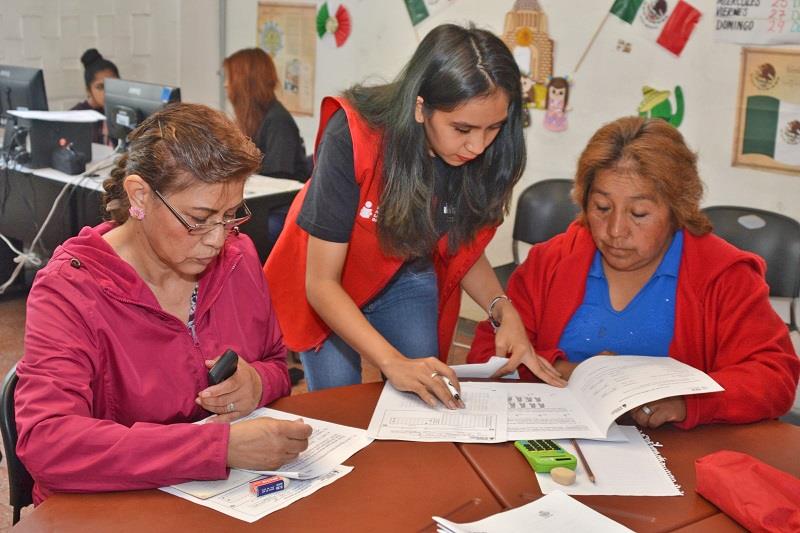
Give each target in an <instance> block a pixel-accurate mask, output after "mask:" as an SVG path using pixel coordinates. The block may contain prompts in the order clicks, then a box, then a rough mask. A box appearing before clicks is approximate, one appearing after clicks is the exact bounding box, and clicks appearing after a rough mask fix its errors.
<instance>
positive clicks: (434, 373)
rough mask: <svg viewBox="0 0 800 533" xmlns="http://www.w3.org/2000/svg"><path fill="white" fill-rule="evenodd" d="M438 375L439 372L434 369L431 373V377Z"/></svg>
mask: <svg viewBox="0 0 800 533" xmlns="http://www.w3.org/2000/svg"><path fill="white" fill-rule="evenodd" d="M438 375H439V372H436V371H434V372H433V374H431V377H432V378H435V377H436V376H438Z"/></svg>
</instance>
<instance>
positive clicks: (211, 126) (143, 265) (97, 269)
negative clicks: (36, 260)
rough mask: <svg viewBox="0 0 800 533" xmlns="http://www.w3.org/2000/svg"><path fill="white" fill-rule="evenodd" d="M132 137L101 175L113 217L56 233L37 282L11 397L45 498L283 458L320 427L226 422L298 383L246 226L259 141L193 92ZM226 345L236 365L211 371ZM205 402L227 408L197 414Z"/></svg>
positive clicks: (25, 455) (37, 497) (219, 472)
mask: <svg viewBox="0 0 800 533" xmlns="http://www.w3.org/2000/svg"><path fill="white" fill-rule="evenodd" d="M128 138H129V140H130V146H129V148H128V153H127V155H124V156H123V157H122V158H120V160H119V161H118V162H117V165H116V168H115V169H114V170H113V171H112V174H111V177H110V178H108V179H107V180H106V181H105V183H104V187H105V191H106V192H105V195H104V200H105V205H106V210H107V212H108V214H109V216H110V218H111V221H109V222H106V223H104V224H101V225H99V226H97V227H95V228H89V227H86V228H83V230H81V233H80V235H78V236H76V237H73V238H71V239H69V240H67V241H66V242H65V243H64V244H63V245H62V246H59V247H58V249H56V251H55V253H54V254H53V257H52V258H51V260H50V262H49V263H48V264H47V266H46V267H45V268H43V269H42V270H41V271H39V272H38V274H37V276H36V281H35V282H34V284H33V288H32V289H31V292H30V294H29V296H28V308H27V319H26V324H25V329H26V331H25V355H24V357H23V358H22V360H21V361H20V363H19V365H18V367H17V374H18V375H19V384H18V386H17V390H16V403H15V408H16V422H17V428H18V430H19V442H18V444H17V452H18V453H19V457H20V459H21V460H22V462H23V463H24V464H25V466H26V467H27V468H28V470H29V471H30V473H31V475H32V476H33V478H34V480H35V481H36V486H35V488H34V501H35V503H37V504H38V503H39V502H41V501H42V500H43V499H44V498H46V497H47V496H48V495H49V494H50V493H51V492H56V491H57V492H97V491H110V490H133V489H143V488H153V487H160V486H164V485H171V484H175V483H182V482H184V481H190V480H210V479H225V478H227V476H228V467H240V468H250V469H258V470H269V469H274V468H276V467H278V466H279V465H282V464H284V463H287V462H289V461H291V460H292V459H293V458H295V457H296V456H297V454H298V453H299V452H300V451H302V450H303V449H305V447H306V446H307V439H308V436H309V434H310V432H311V428H310V427H309V426H307V425H306V424H303V423H302V422H301V421H282V420H275V419H268V418H257V419H254V420H248V421H243V422H240V423H238V424H229V422H230V421H231V420H233V419H235V418H239V417H242V416H244V415H247V414H249V413H251V412H252V411H253V410H254V409H256V408H257V407H260V406H263V405H265V404H267V403H269V402H271V401H273V400H275V399H277V398H279V397H281V396H286V395H287V394H289V377H288V375H287V372H286V362H285V358H286V350H285V348H284V346H283V342H282V339H281V332H280V330H279V329H278V325H277V322H276V320H275V317H274V314H273V312H272V306H271V305H270V301H269V293H268V292H267V288H266V282H265V280H264V276H263V274H262V272H261V265H260V263H259V261H258V255H257V254H256V251H255V248H254V247H253V243H252V242H251V241H250V239H249V238H248V237H246V236H245V235H241V234H239V232H238V225H240V224H243V223H244V222H246V221H247V220H248V219H249V217H250V214H249V211H248V210H247V206H246V205H245V204H244V202H243V199H242V197H243V192H244V182H245V180H246V179H247V177H248V176H250V174H252V173H253V171H254V170H256V169H257V168H258V164H259V162H260V159H261V157H260V156H261V154H260V153H259V151H258V150H257V149H256V148H255V146H254V145H253V144H252V143H251V142H250V141H249V140H247V138H246V137H245V136H244V135H242V133H241V132H239V130H238V129H237V128H236V126H235V125H234V124H233V123H232V122H231V121H230V120H228V119H227V118H226V117H225V116H224V115H223V114H222V113H220V112H218V111H214V110H212V109H210V108H208V107H205V106H201V105H196V104H177V105H174V106H169V107H167V108H166V109H165V110H163V111H161V112H158V113H155V114H153V115H152V116H151V117H150V118H148V119H147V120H145V121H144V122H142V124H141V125H140V126H139V127H138V128H136V129H135V130H134V131H133V132H132V133H131V134H130V135H129V137H128ZM228 348H231V349H233V350H234V351H235V352H236V353H237V354H238V355H239V360H238V367H237V370H236V372H235V373H234V374H233V375H232V376H231V377H230V378H228V379H227V380H225V381H223V382H222V383H219V384H217V385H213V386H209V382H208V379H207V375H208V374H207V371H208V369H209V368H210V367H211V366H212V365H213V363H214V361H215V360H216V359H217V358H218V356H219V355H220V354H222V353H223V352H224V351H225V350H226V349H228ZM209 414H217V415H218V416H217V417H215V418H214V419H213V421H214V422H216V423H209V424H202V425H197V424H194V423H193V422H195V421H198V420H200V419H202V418H205V417H207V416H209Z"/></svg>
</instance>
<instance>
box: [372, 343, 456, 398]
mask: <svg viewBox="0 0 800 533" xmlns="http://www.w3.org/2000/svg"><path fill="white" fill-rule="evenodd" d="M381 372H383V374H384V375H385V376H386V379H388V380H389V382H390V383H391V384H392V385H393V386H394V388H395V389H397V390H400V391H406V392H413V393H414V394H416V395H417V396H419V397H420V398H422V401H424V402H425V403H427V404H428V405H430V406H431V407H436V403H437V399H438V401H440V402H442V403H443V404H444V405H445V406H447V408H448V409H458V408H463V407H464V403H463V402H460V401H459V402H456V400H455V399H454V398H453V395H452V394H450V390H449V389H448V388H447V385H445V382H444V379H442V377H447V378H448V379H449V380H450V383H452V384H453V387H455V388H456V390H457V391H458V392H459V393H460V392H461V385H460V384H459V383H458V378H457V377H456V373H455V371H453V369H452V368H450V367H449V366H447V365H446V364H444V363H442V362H441V361H440V360H439V359H437V358H436V357H425V358H424V359H409V358H407V357H404V356H400V357H396V358H394V359H393V360H392V361H391V362H389V363H385V364H384V365H383V367H382V368H381Z"/></svg>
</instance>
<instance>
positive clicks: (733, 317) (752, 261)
mask: <svg viewBox="0 0 800 533" xmlns="http://www.w3.org/2000/svg"><path fill="white" fill-rule="evenodd" d="M595 250H596V248H595V245H594V241H593V240H592V236H591V234H590V233H589V230H588V229H586V228H585V227H584V226H582V225H580V224H579V223H577V222H574V223H573V224H572V225H571V226H570V227H569V228H568V229H567V231H566V232H565V233H562V234H561V235H557V236H556V237H554V238H553V239H551V240H549V241H547V242H545V243H542V244H539V245H536V246H534V247H533V248H532V249H531V251H530V253H529V254H528V258H527V259H526V260H525V262H524V263H522V264H521V265H520V266H519V267H518V268H517V270H516V271H515V272H514V273H513V274H512V275H511V278H510V279H509V282H508V295H509V297H510V298H511V300H512V301H513V302H514V307H516V309H517V311H519V314H520V315H521V316H522V320H523V322H524V323H525V328H526V329H527V331H528V337H529V338H530V340H531V343H532V344H533V347H534V349H535V350H536V352H537V353H538V354H539V355H541V356H542V357H545V358H546V359H548V360H549V361H551V362H552V361H555V360H556V359H557V358H559V357H561V358H564V357H565V355H564V352H563V351H561V350H560V349H559V348H558V341H559V339H560V338H561V334H562V332H563V331H564V328H565V327H566V326H567V324H568V323H569V321H570V319H571V318H572V315H573V314H574V313H575V311H576V310H577V309H578V307H579V306H580V305H581V303H582V302H583V295H584V292H585V289H586V278H587V276H588V273H589V267H590V266H591V263H592V259H593V258H594V253H595ZM764 272H765V267H764V261H763V260H762V259H761V258H760V257H758V256H756V255H754V254H751V253H748V252H744V251H742V250H739V249H738V248H735V247H733V246H731V245H730V244H728V243H727V242H725V241H724V240H722V239H720V238H719V237H717V236H716V235H713V234H708V235H704V236H702V237H696V236H694V235H692V234H691V233H689V232H687V231H685V230H684V241H683V255H682V257H681V265H680V270H679V272H678V288H677V293H676V302H675V333H674V336H673V338H672V342H671V343H670V347H669V355H670V357H674V358H675V359H677V360H679V361H682V362H684V363H686V364H688V365H691V366H693V367H695V368H698V369H700V370H702V371H704V372H706V373H708V374H709V375H710V376H711V377H712V378H714V380H716V381H717V382H718V383H719V384H720V385H722V386H723V387H724V388H725V391H723V392H716V393H711V394H700V395H697V396H686V397H685V398H686V419H685V420H684V421H683V422H682V423H680V424H678V426H679V427H682V428H686V429H688V428H692V427H694V426H696V425H698V424H707V423H712V422H733V423H746V422H754V421H757V420H762V419H765V418H775V417H777V416H780V415H782V414H784V413H786V412H787V411H788V410H789V408H790V407H791V405H792V401H793V399H794V395H795V390H796V388H797V380H798V372H800V361H798V359H797V355H795V352H794V348H793V347H792V343H791V341H790V339H789V331H788V328H787V327H786V325H785V324H784V323H783V322H782V321H781V319H780V317H778V315H777V314H776V313H775V311H774V310H773V309H772V306H771V305H770V303H769V288H768V287H767V284H766V281H764ZM492 355H494V335H493V333H492V329H491V326H489V325H488V324H487V323H485V322H482V323H481V324H479V326H478V330H477V332H476V335H475V339H474V341H473V344H472V348H471V350H470V353H469V355H468V356H467V360H468V361H469V362H471V363H477V362H482V361H485V360H487V359H488V358H489V357H491V356H492ZM632 355H635V354H632ZM520 370H521V373H522V374H523V375H526V376H527V377H529V378H531V377H532V375H531V373H530V372H529V371H528V369H527V368H524V367H520Z"/></svg>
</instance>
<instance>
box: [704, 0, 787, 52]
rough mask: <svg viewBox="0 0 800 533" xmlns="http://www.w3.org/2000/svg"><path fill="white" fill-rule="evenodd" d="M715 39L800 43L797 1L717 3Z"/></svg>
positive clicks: (733, 0) (722, 0)
mask: <svg viewBox="0 0 800 533" xmlns="http://www.w3.org/2000/svg"><path fill="white" fill-rule="evenodd" d="M716 4H717V5H716V12H715V15H716V22H715V24H714V40H715V41H717V42H725V43H739V44H800V2H798V1H797V0H748V1H747V2H744V1H742V0H717V1H716Z"/></svg>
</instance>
